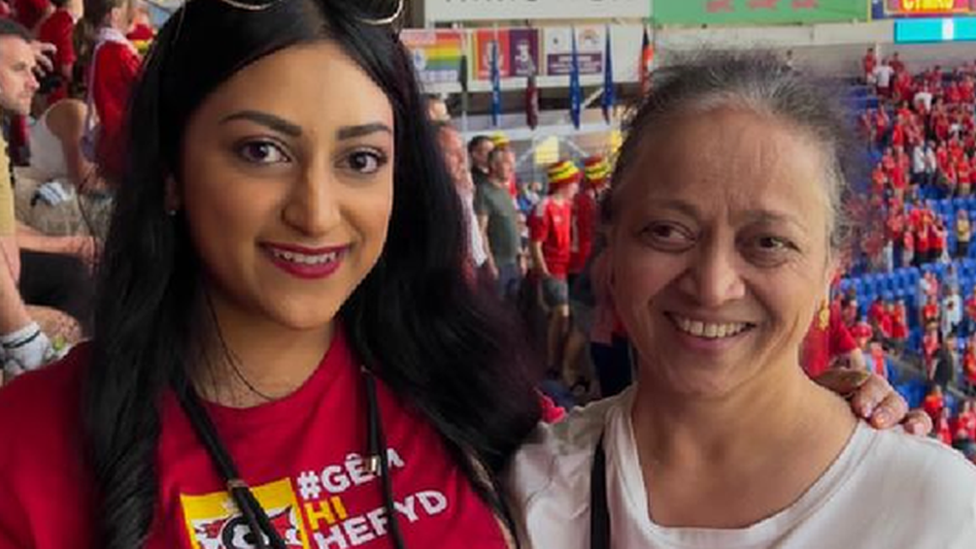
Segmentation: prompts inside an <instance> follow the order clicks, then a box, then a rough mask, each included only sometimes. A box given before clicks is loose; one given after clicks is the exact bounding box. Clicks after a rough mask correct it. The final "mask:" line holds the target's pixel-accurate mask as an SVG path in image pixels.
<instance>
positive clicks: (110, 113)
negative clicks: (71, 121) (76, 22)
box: [91, 42, 140, 177]
mask: <svg viewBox="0 0 976 549" xmlns="http://www.w3.org/2000/svg"><path fill="white" fill-rule="evenodd" d="M139 64H140V60H139V56H138V55H137V54H136V52H135V51H133V49H132V48H131V46H130V45H128V44H122V43H118V42H106V43H105V44H104V45H102V47H101V48H99V50H98V55H97V57H96V59H95V69H94V70H95V78H94V79H95V81H94V82H93V83H92V85H91V89H92V96H93V97H94V102H95V111H96V112H97V113H98V120H99V123H100V124H101V133H100V134H99V136H98V150H97V151H96V155H97V156H98V162H99V167H100V168H102V170H103V171H105V173H107V174H109V175H110V176H113V177H117V176H119V175H121V173H122V170H123V168H124V166H125V129H124V127H123V126H124V124H125V116H126V109H127V108H128V103H129V93H130V92H131V90H132V87H133V86H134V85H135V82H136V76H137V75H138V73H139Z"/></svg>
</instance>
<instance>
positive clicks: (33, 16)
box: [13, 0, 51, 31]
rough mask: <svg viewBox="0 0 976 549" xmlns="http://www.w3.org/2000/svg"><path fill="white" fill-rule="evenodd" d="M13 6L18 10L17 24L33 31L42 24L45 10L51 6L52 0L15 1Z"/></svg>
mask: <svg viewBox="0 0 976 549" xmlns="http://www.w3.org/2000/svg"><path fill="white" fill-rule="evenodd" d="M13 5H14V8H15V9H16V10H17V22H18V23H20V24H21V25H23V26H25V27H27V30H29V31H32V30H34V26H35V25H37V24H38V23H40V22H41V17H42V16H43V15H44V10H46V9H47V7H48V6H50V5H51V2H50V0H14V1H13Z"/></svg>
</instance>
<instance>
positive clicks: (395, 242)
mask: <svg viewBox="0 0 976 549" xmlns="http://www.w3.org/2000/svg"><path fill="white" fill-rule="evenodd" d="M380 4H382V5H380V6H370V5H365V4H364V3H362V2H360V1H358V0H357V1H355V2H353V1H348V2H333V1H329V2H320V1H314V0H272V1H271V2H268V3H264V4H245V5H243V7H242V6H241V5H240V3H239V2H237V1H236V0H235V1H234V2H227V1H218V0H200V1H196V2H189V3H187V4H186V5H185V6H184V8H182V11H181V12H179V13H177V14H175V15H174V16H173V19H172V21H171V23H170V24H169V25H167V26H166V27H165V28H164V29H163V30H162V31H161V34H160V36H159V38H158V41H157V47H156V48H155V49H154V50H153V51H152V53H151V54H150V56H149V58H148V60H147V66H146V68H145V72H144V73H143V76H142V79H141V81H140V84H139V86H138V87H137V89H136V92H135V95H134V103H133V105H132V113H133V114H132V122H131V124H132V127H133V128H134V129H135V130H137V131H133V132H132V140H131V142H130V144H131V145H130V149H129V165H130V167H129V169H128V171H127V175H126V178H125V179H124V184H123V185H122V186H121V187H120V188H119V190H118V192H117V194H116V211H115V214H114V218H113V221H112V227H111V230H110V235H109V237H108V240H107V242H106V246H105V252H104V257H103V260H102V261H103V273H102V276H103V278H102V284H103V286H102V288H103V290H104V292H103V293H102V295H101V297H100V299H99V302H98V304H97V313H96V317H97V318H96V335H95V337H94V339H93V341H92V343H91V344H90V345H88V346H84V347H82V348H80V349H79V350H77V351H76V352H74V353H73V354H72V355H71V356H70V357H69V358H68V359H67V360H66V361H65V362H63V363H61V364H59V365H58V366H55V367H52V368H50V369H48V370H43V371H41V372H38V374H37V375H36V376H32V375H28V376H25V377H24V378H22V379H18V380H15V382H14V383H13V384H12V385H11V386H9V387H5V388H4V390H3V392H2V393H0V417H2V418H4V419H3V421H2V422H0V440H3V441H5V442H4V443H3V444H0V493H2V494H3V497H0V547H2V548H4V549H7V548H11V547H17V548H21V547H32V548H37V549H41V548H54V547H67V546H71V547H79V548H81V547H99V548H113V549H122V548H125V549H132V548H135V547H160V548H162V547H167V548H169V547H198V546H201V545H202V546H205V547H209V546H215V545H214V544H217V545H219V546H222V547H250V546H258V547H262V546H267V547H275V548H281V547H296V546H297V547H303V546H311V547H335V546H362V547H397V548H402V547H443V548H459V549H460V548H485V549H488V548H491V549H494V548H499V549H501V548H504V547H507V540H506V537H505V535H504V533H503V531H504V530H503V527H502V526H501V525H503V524H504V523H506V522H508V520H507V517H506V515H505V514H504V513H503V512H502V507H501V503H500V500H499V498H498V497H497V494H498V493H499V491H498V490H497V487H496V479H497V478H498V474H499V471H500V470H501V468H502V466H503V465H504V464H505V461H506V459H507V458H508V457H509V456H510V455H511V454H512V452H513V451H514V450H515V448H516V447H517V445H518V444H519V443H520V442H521V440H522V439H523V438H524V437H525V436H526V435H527V434H528V432H529V431H530V429H531V428H533V427H534V425H535V424H536V422H537V421H538V418H539V404H538V399H537V398H536V393H535V391H534V389H533V385H532V384H531V383H529V382H528V381H527V379H528V378H527V375H525V372H523V371H522V369H521V368H520V367H519V364H521V363H522V362H523V358H522V356H520V355H519V351H518V349H519V347H518V345H516V344H515V343H514V342H513V341H510V340H509V334H510V333H511V332H512V330H511V328H510V327H509V325H508V323H507V320H506V318H505V317H501V316H498V315H497V314H496V313H495V312H493V311H494V309H493V308H492V306H491V305H490V304H485V303H484V302H483V301H481V300H480V298H479V297H478V296H477V295H476V294H475V293H474V291H473V289H472V288H471V286H470V285H469V284H468V283H467V281H466V279H465V271H464V269H465V257H464V255H463V250H464V249H465V246H464V243H465V238H464V234H465V233H464V231H463V229H462V228H463V226H464V225H463V223H464V219H463V217H462V215H463V213H462V212H463V210H462V209H461V205H460V203H459V202H458V200H457V198H456V193H455V190H454V187H453V184H452V181H451V179H450V177H449V174H448V173H447V171H446V170H445V168H444V167H443V163H442V161H441V159H440V158H439V156H438V154H437V151H438V149H437V146H436V141H435V136H434V134H433V132H432V130H431V128H430V127H429V126H428V124H427V122H426V121H425V116H424V114H425V113H424V105H423V102H422V100H421V98H420V96H419V94H418V91H417V85H416V83H415V81H414V76H413V72H412V70H413V69H412V64H411V62H410V58H409V56H408V55H407V54H406V52H405V50H404V49H403V48H402V46H401V45H400V44H399V42H398V40H397V37H396V34H395V31H394V29H393V28H392V27H391V25H390V23H391V22H392V21H393V18H392V15H393V14H396V13H398V12H399V11H400V10H401V9H402V7H400V8H398V4H397V3H396V2H393V3H390V2H381V3H380ZM214 36H219V37H221V39H220V40H219V41H214V40H213V37H214ZM309 67H316V69H315V70H311V71H310V70H309ZM335 105H341V106H342V107H341V108H335V107H334V106H335ZM459 365H463V367H459ZM79 412H80V416H79ZM14 414H16V415H17V416H19V417H21V418H28V417H29V418H30V421H18V422H17V425H15V424H12V423H11V422H8V421H7V420H8V418H11V417H13V416H14ZM35 436H36V437H38V438H35ZM7 441H15V443H14V444H8V443H7ZM79 456H85V458H86V459H84V460H79V459H78V458H79ZM42 479H43V480H42ZM38 483H43V484H45V485H46V486H47V487H48V488H50V490H53V492H51V491H49V490H48V489H47V488H45V489H43V490H39V489H38V487H39V484H38ZM55 492H56V493H57V494H58V496H57V497H56V498H52V497H51V494H52V493H55ZM62 505H64V506H66V507H61V506H62ZM67 507H70V508H71V509H73V511H72V512H71V513H68V514H66V515H65V514H63V513H62V512H61V511H59V510H58V509H64V508H67ZM235 509H239V510H240V511H241V514H238V513H237V512H236V511H235ZM55 513H56V514H57V516H59V517H60V518H58V519H57V521H58V525H57V527H52V523H51V520H53V517H54V516H55Z"/></svg>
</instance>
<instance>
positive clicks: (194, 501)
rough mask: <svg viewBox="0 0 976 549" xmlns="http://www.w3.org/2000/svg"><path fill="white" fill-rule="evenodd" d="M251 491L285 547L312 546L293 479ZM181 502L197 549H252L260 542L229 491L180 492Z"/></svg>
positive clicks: (191, 541) (192, 545)
mask: <svg viewBox="0 0 976 549" xmlns="http://www.w3.org/2000/svg"><path fill="white" fill-rule="evenodd" d="M251 491H252V492H253V493H254V497H255V498H257V500H258V502H260V503H261V506H262V507H263V508H264V509H265V511H266V512H267V513H268V518H269V519H271V524H272V525H273V526H274V527H275V529H276V530H277V531H278V533H279V534H281V537H282V539H283V540H284V541H285V546H286V547H290V548H301V549H309V544H308V537H307V536H306V534H305V530H304V528H303V527H302V519H301V516H300V511H299V507H298V499H297V498H296V497H295V492H294V491H293V490H292V485H291V481H289V480H288V479H283V480H279V481H277V482H273V483H270V484H265V485H264V486H258V487H254V488H251ZM180 503H181V504H182V505H183V516H184V517H186V531H187V535H188V537H189V540H190V546H191V547H193V548H194V549H250V548H251V547H255V546H256V545H257V544H256V543H254V542H255V541H256V540H255V538H254V534H252V532H251V529H250V528H248V526H247V521H245V520H244V518H243V517H242V516H241V514H240V512H239V511H238V509H237V506H236V505H235V504H234V501H233V500H232V499H231V497H230V494H228V493H227V492H219V493H215V494H208V495H203V496H186V495H180ZM265 539H267V538H265Z"/></svg>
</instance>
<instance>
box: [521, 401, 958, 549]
mask: <svg viewBox="0 0 976 549" xmlns="http://www.w3.org/2000/svg"><path fill="white" fill-rule="evenodd" d="M633 394H634V392H633V389H631V390H629V391H627V392H625V393H623V394H622V395H620V396H618V397H614V398H612V399H608V400H605V401H602V402H599V403H596V404H594V405H591V406H589V407H587V408H585V409H584V410H582V411H579V412H575V413H573V414H571V415H570V416H569V417H568V418H567V419H565V420H564V421H563V422H561V423H559V424H556V425H542V426H540V427H539V428H538V429H537V432H536V433H535V435H534V437H533V439H532V440H531V441H530V442H529V443H528V444H526V445H525V446H523V448H522V449H521V450H520V451H519V453H518V455H517V456H516V458H515V460H514V462H513V465H512V468H511V470H510V471H509V478H508V481H509V483H510V485H511V487H512V489H513V494H514V496H513V497H514V498H515V501H514V502H513V506H514V511H515V516H516V517H524V523H523V524H522V528H523V530H524V532H523V534H524V535H525V536H526V540H527V543H526V544H525V545H523V547H528V548H530V549H549V548H559V549H589V547H590V468H591V466H592V463H593V453H594V450H595V448H596V444H597V441H598V440H599V438H600V433H601V432H603V431H604V430H605V431H606V434H605V440H604V446H605V448H606V453H607V500H608V508H609V512H610V522H611V525H612V526H611V528H612V532H613V540H612V543H613V547H614V548H615V549H637V548H640V549H812V548H823V549H841V548H845V549H846V548H855V547H856V548H857V549H936V548H937V549H973V547H976V467H974V466H973V465H972V464H970V463H969V462H967V461H965V459H964V458H963V457H962V455H961V454H959V453H957V452H955V451H954V450H952V449H950V448H947V447H945V446H943V445H941V444H940V443H938V442H935V441H934V440H931V439H922V438H917V437H912V436H909V435H907V434H904V433H903V432H896V431H875V430H873V429H872V428H870V427H868V426H867V425H865V424H863V423H861V424H859V425H858V427H857V428H856V430H855V432H854V435H853V436H852V437H851V440H850V441H849V442H848V444H847V446H846V448H845V449H844V450H843V452H842V453H841V455H840V456H839V457H838V458H837V460H836V461H835V462H834V464H833V465H831V466H830V468H829V469H828V470H827V472H826V473H824V475H823V476H822V477H821V478H820V479H819V480H818V481H817V482H816V483H815V484H814V485H813V486H812V487H811V488H810V489H809V490H808V491H807V493H806V494H804V495H803V496H802V497H801V498H800V499H799V500H797V501H796V502H795V503H794V504H793V505H791V506H790V507H789V508H787V509H785V510H784V511H782V512H780V513H778V514H776V515H774V516H772V517H770V518H767V519H765V520H762V521H760V522H759V523H757V524H754V525H752V526H750V527H748V528H743V529H728V530H718V529H703V528H665V527H662V526H659V525H657V524H655V523H654V522H653V521H651V519H650V516H649V513H648V504H647V498H646V496H645V490H644V480H643V476H642V473H641V469H640V465H639V462H638V457H637V450H636V447H635V444H634V437H633V432H632V428H631V424H630V413H629V411H630V408H631V403H632V400H633ZM784 465H785V464H784Z"/></svg>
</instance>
